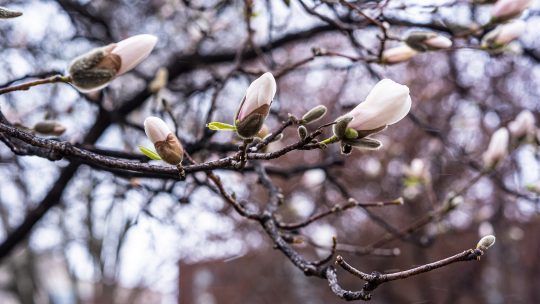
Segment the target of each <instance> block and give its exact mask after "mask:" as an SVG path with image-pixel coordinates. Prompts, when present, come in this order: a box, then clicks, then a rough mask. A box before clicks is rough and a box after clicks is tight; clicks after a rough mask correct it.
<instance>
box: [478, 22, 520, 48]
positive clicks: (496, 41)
mask: <svg viewBox="0 0 540 304" xmlns="http://www.w3.org/2000/svg"><path fill="white" fill-rule="evenodd" d="M525 29H526V23H525V21H523V20H515V21H512V22H509V23H506V24H501V25H499V26H497V27H496V28H495V29H494V30H492V31H491V32H489V33H487V34H486V35H485V36H484V38H482V45H481V46H482V48H485V49H497V48H500V47H503V46H505V45H507V44H508V43H510V42H512V41H514V40H516V39H518V38H519V37H520V36H521V35H522V34H523V33H524V32H525Z"/></svg>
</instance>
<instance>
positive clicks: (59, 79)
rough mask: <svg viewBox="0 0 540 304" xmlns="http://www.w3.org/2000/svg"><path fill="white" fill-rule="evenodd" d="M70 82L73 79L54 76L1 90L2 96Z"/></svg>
mask: <svg viewBox="0 0 540 304" xmlns="http://www.w3.org/2000/svg"><path fill="white" fill-rule="evenodd" d="M70 81H71V77H69V76H63V75H54V76H51V77H48V78H44V79H38V80H34V81H29V82H25V83H22V84H18V85H14V86H10V87H5V88H0V95H3V94H5V93H9V92H13V91H26V90H28V89H30V88H31V87H34V86H38V85H41V84H47V83H57V82H64V83H69V82H70Z"/></svg>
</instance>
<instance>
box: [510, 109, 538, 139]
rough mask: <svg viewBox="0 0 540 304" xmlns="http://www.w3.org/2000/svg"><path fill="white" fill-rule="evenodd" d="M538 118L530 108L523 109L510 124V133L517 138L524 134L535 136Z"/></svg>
mask: <svg viewBox="0 0 540 304" xmlns="http://www.w3.org/2000/svg"><path fill="white" fill-rule="evenodd" d="M535 123H536V120H535V119H534V115H533V113H531V111H529V110H523V111H521V113H519V114H518V116H517V117H516V119H514V120H513V121H511V122H510V123H509V124H508V129H509V130H510V134H512V136H513V137H515V138H521V137H524V136H534V134H535V133H536V126H535Z"/></svg>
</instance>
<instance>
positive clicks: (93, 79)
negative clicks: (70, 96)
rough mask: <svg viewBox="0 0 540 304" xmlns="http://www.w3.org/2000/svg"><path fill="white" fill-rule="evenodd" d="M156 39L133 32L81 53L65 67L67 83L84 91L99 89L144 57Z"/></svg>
mask: <svg viewBox="0 0 540 304" xmlns="http://www.w3.org/2000/svg"><path fill="white" fill-rule="evenodd" d="M156 42H157V37H155V36H152V35H147V34H144V35H137V36H133V37H130V38H128V39H125V40H122V41H120V42H118V43H112V44H109V45H107V46H105V47H101V48H97V49H94V50H92V51H90V52H88V53H86V54H83V55H81V56H79V57H77V58H75V59H74V60H73V61H72V62H71V63H70V65H69V67H68V73H69V76H70V77H71V83H72V84H73V86H74V87H75V88H77V89H78V90H79V91H81V92H85V93H86V92H92V91H96V90H100V89H102V88H104V87H106V86H107V85H108V84H109V82H111V81H112V80H113V79H114V78H115V77H117V76H120V75H122V74H124V73H126V72H127V71H129V70H131V69H133V68H134V67H135V66H137V65H138V64H139V63H140V62H141V61H143V60H144V59H145V58H146V57H148V55H149V54H150V52H151V51H152V49H153V48H154V46H155V45H156Z"/></svg>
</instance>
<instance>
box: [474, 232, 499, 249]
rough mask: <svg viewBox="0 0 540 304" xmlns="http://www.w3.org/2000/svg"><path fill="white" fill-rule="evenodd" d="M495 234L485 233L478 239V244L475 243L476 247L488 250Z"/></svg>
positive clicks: (493, 241)
mask: <svg viewBox="0 0 540 304" xmlns="http://www.w3.org/2000/svg"><path fill="white" fill-rule="evenodd" d="M495 240H496V238H495V236H493V235H486V236H484V237H483V238H481V239H480V241H478V244H476V248H477V249H480V250H484V251H485V250H488V249H489V247H491V246H493V245H494V244H495Z"/></svg>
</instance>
